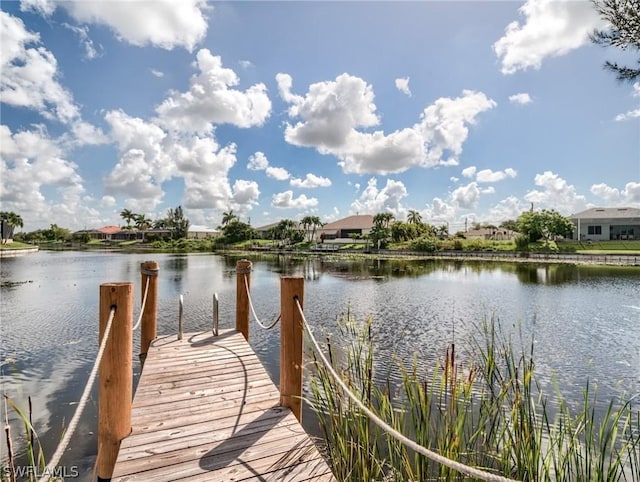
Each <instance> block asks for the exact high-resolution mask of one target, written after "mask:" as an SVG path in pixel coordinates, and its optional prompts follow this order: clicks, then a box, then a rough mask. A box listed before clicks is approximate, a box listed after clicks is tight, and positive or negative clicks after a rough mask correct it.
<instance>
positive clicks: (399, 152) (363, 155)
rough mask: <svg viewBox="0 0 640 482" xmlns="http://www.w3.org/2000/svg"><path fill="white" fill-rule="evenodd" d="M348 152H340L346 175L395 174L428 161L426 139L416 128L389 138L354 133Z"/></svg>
mask: <svg viewBox="0 0 640 482" xmlns="http://www.w3.org/2000/svg"><path fill="white" fill-rule="evenodd" d="M347 139H348V142H347V144H346V146H345V148H344V149H336V150H335V151H334V152H333V153H334V154H336V155H337V156H338V157H339V158H340V159H341V161H340V162H339V163H338V164H339V165H340V166H341V167H342V170H343V171H344V172H345V173H357V174H365V173H371V172H373V173H378V174H391V173H398V172H404V171H406V170H407V169H409V168H411V167H415V166H420V165H422V164H423V162H424V158H425V154H424V138H423V137H422V136H421V135H420V133H419V132H417V131H416V130H415V129H411V128H406V129H402V130H401V131H395V132H392V133H391V134H388V135H385V134H384V133H383V132H382V131H376V132H374V133H372V134H369V133H362V132H358V131H355V130H353V131H352V132H351V133H350V135H349V136H348V137H347Z"/></svg>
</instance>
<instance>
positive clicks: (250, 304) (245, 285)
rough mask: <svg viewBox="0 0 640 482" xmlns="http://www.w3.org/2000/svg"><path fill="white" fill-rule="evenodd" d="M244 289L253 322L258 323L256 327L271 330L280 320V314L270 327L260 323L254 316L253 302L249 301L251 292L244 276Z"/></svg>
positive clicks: (255, 315)
mask: <svg viewBox="0 0 640 482" xmlns="http://www.w3.org/2000/svg"><path fill="white" fill-rule="evenodd" d="M244 287H245V289H246V290H247V299H248V300H249V309H250V310H251V314H252V315H253V318H254V320H256V323H258V325H260V327H261V328H263V329H264V330H270V329H271V328H273V327H275V326H276V325H277V324H278V322H279V321H280V318H282V313H280V314H279V315H278V317H277V318H276V319H275V321H274V322H273V323H271V324H270V325H265V324H264V323H262V321H260V318H258V315H257V314H256V310H255V309H254V308H253V302H252V301H251V292H250V290H249V282H248V281H247V275H246V274H245V275H244Z"/></svg>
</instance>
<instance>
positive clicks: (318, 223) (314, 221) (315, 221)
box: [311, 216, 324, 240]
mask: <svg viewBox="0 0 640 482" xmlns="http://www.w3.org/2000/svg"><path fill="white" fill-rule="evenodd" d="M311 224H312V229H311V239H312V240H313V239H315V237H316V229H317V228H321V227H322V226H324V223H323V222H322V221H320V218H319V217H318V216H311Z"/></svg>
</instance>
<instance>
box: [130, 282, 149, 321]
mask: <svg viewBox="0 0 640 482" xmlns="http://www.w3.org/2000/svg"><path fill="white" fill-rule="evenodd" d="M149 281H151V278H147V285H146V287H145V289H144V296H143V297H142V308H141V309H140V316H139V317H138V321H137V322H136V324H135V325H134V326H133V328H131V331H136V330H137V329H138V327H139V326H140V323H142V315H143V314H144V308H145V306H146V305H147V294H148V293H149Z"/></svg>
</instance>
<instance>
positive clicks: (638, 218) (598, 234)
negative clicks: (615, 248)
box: [569, 207, 640, 241]
mask: <svg viewBox="0 0 640 482" xmlns="http://www.w3.org/2000/svg"><path fill="white" fill-rule="evenodd" d="M569 219H570V220H571V222H572V223H573V225H574V230H573V239H575V240H580V241H618V240H621V241H624V240H631V239H636V240H640V209H638V208H630V207H619V208H591V209H587V210H586V211H581V212H579V213H576V214H572V215H571V216H569Z"/></svg>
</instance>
